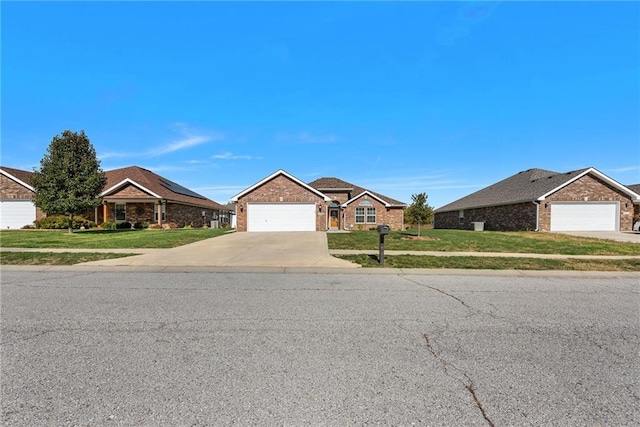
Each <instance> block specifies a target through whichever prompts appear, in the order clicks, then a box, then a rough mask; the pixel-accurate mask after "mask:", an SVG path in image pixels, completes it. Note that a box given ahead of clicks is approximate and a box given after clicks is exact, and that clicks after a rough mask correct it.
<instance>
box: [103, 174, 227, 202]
mask: <svg viewBox="0 0 640 427" xmlns="http://www.w3.org/2000/svg"><path fill="white" fill-rule="evenodd" d="M105 175H106V177H107V183H106V184H105V190H104V191H103V192H102V194H101V196H103V197H108V195H109V193H112V192H114V191H116V190H118V189H120V188H122V187H124V186H126V185H133V186H135V187H138V188H139V189H141V190H142V191H144V192H145V193H148V194H149V195H150V196H152V197H155V198H157V199H166V200H169V201H172V202H180V203H185V204H190V205H196V206H202V207H207V208H210V209H219V210H222V209H224V207H223V206H222V205H220V204H219V203H216V202H214V201H213V200H210V199H208V198H206V197H204V196H202V195H200V194H198V193H196V192H195V191H192V190H189V189H188V188H186V187H183V186H181V185H180V184H176V183H175V182H173V181H171V180H169V179H167V178H164V177H162V176H160V175H158V174H155V173H153V172H151V171H150V170H147V169H144V168H141V167H139V166H129V167H126V168H120V169H113V170H110V171H106V172H105Z"/></svg>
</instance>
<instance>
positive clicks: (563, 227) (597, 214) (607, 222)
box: [551, 202, 618, 231]
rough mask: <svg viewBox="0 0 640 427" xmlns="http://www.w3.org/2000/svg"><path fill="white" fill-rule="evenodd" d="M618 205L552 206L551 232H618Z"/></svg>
mask: <svg viewBox="0 0 640 427" xmlns="http://www.w3.org/2000/svg"><path fill="white" fill-rule="evenodd" d="M616 230H618V203H617V202H603V203H557V204H552V205H551V231H616Z"/></svg>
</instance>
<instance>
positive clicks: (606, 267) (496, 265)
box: [336, 255, 640, 271]
mask: <svg viewBox="0 0 640 427" xmlns="http://www.w3.org/2000/svg"><path fill="white" fill-rule="evenodd" d="M336 257H337V258H340V259H344V260H347V261H351V262H354V263H356V264H360V265H361V266H363V267H382V266H381V265H380V264H379V263H378V258H377V257H376V256H371V255H336ZM384 260H385V265H384V267H386V268H459V269H476V270H480V269H481V270H573V271H640V260H615V259H614V260H606V259H604V260H600V259H598V260H583V259H540V258H510V257H509V258H505V257H467V256H427V255H393V256H385V258H384Z"/></svg>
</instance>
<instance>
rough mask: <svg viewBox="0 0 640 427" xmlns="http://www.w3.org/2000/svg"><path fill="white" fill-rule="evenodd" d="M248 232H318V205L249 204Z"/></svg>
mask: <svg viewBox="0 0 640 427" xmlns="http://www.w3.org/2000/svg"><path fill="white" fill-rule="evenodd" d="M247 231H316V204H315V203H248V204H247Z"/></svg>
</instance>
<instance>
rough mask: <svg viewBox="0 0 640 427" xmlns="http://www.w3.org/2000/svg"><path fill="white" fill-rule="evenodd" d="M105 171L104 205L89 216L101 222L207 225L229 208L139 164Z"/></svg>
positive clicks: (102, 195)
mask: <svg viewBox="0 0 640 427" xmlns="http://www.w3.org/2000/svg"><path fill="white" fill-rule="evenodd" d="M105 174H106V177H107V183H106V185H105V190H104V191H103V192H102V194H101V195H100V196H101V197H102V201H103V202H102V206H101V207H100V208H96V209H95V212H94V213H93V215H92V218H89V219H92V220H94V221H95V222H96V223H97V224H101V223H103V222H105V221H109V222H124V221H127V222H130V223H132V224H133V223H136V222H141V221H148V222H149V223H150V224H158V226H163V225H164V226H165V227H166V225H167V224H170V223H174V224H176V225H177V226H178V227H184V226H185V225H189V226H192V227H203V226H205V225H206V226H209V225H210V224H211V221H218V220H219V217H220V214H221V212H223V211H225V208H224V207H223V206H222V205H220V204H218V203H216V202H214V201H213V200H210V199H208V198H206V197H204V196H202V195H200V194H198V193H196V192H194V191H192V190H189V189H188V188H186V187H183V186H181V185H180V184H176V183H175V182H173V181H170V180H168V179H167V178H164V177H162V176H160V175H157V174H155V173H153V172H151V171H150V170H147V169H144V168H141V167H138V166H129V167H126V168H121V169H114V170H110V171H107V172H105Z"/></svg>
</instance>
